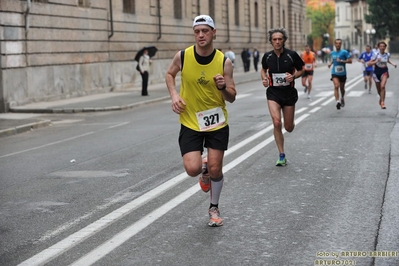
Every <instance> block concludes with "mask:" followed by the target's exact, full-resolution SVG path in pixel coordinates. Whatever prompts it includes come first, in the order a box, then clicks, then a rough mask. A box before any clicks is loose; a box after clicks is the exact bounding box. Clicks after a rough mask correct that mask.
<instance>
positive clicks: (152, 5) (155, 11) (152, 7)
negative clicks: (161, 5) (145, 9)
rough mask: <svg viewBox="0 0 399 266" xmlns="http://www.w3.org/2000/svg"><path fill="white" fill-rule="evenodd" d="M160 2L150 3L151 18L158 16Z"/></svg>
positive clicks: (152, 1) (156, 0)
mask: <svg viewBox="0 0 399 266" xmlns="http://www.w3.org/2000/svg"><path fill="white" fill-rule="evenodd" d="M158 11H159V9H158V0H151V1H150V15H151V16H155V17H156V16H158Z"/></svg>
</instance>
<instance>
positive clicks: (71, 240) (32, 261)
mask: <svg viewBox="0 0 399 266" xmlns="http://www.w3.org/2000/svg"><path fill="white" fill-rule="evenodd" d="M360 81H362V80H359V81H358V82H356V84H357V83H359V82H360ZM356 84H355V85H356ZM327 102H329V100H328V101H327ZM308 116H309V114H304V115H302V116H301V117H299V118H298V119H295V124H299V123H300V122H301V121H303V120H304V119H305V118H306V117H308ZM272 128H273V125H270V126H268V127H267V128H266V129H264V130H262V131H260V132H262V134H260V132H258V133H257V134H255V135H256V137H254V136H255V135H253V136H251V137H250V138H249V139H252V140H254V139H256V138H258V137H260V136H262V135H263V134H265V133H266V132H268V131H270V130H271V129H272ZM92 133H93V132H91V134H92ZM284 133H286V131H285V130H283V134H284ZM273 140H274V136H270V137H269V138H267V139H266V140H264V141H263V142H261V143H260V144H258V145H257V146H255V147H254V148H252V149H251V150H249V151H247V152H246V153H244V154H242V155H241V156H239V157H238V158H236V159H235V160H233V161H232V162H231V163H229V164H228V165H226V166H224V167H223V171H224V172H227V171H229V170H230V169H232V168H234V167H235V166H236V165H237V164H239V163H241V162H242V161H244V160H246V159H247V158H248V157H249V156H251V155H253V154H255V153H256V152H258V151H259V150H260V149H262V148H263V147H265V146H266V145H268V144H269V143H270V142H272V141H273ZM243 142H245V143H248V141H247V140H244V141H243ZM241 143H242V142H240V143H239V144H237V145H239V146H241V147H242V145H241ZM237 145H235V146H233V147H232V148H229V150H227V151H226V155H229V154H231V153H232V152H234V151H235V150H237V149H238V148H236V146H237ZM0 158H1V157H0ZM186 178H188V175H187V174H186V173H185V172H184V173H182V174H180V175H178V176H176V177H174V178H172V179H171V180H169V181H167V182H165V183H163V184H161V185H160V186H158V187H156V188H154V189H153V190H151V191H149V192H147V193H146V194H144V195H142V196H140V197H139V198H137V199H135V200H133V201H132V202H130V203H128V204H126V205H124V206H122V207H121V208H119V209H117V210H115V211H113V212H111V213H110V214H108V215H106V216H104V217H102V218H101V219H99V220H97V221H96V222H94V223H92V224H90V225H88V226H86V227H85V228H83V229H81V230H79V231H78V232H76V233H74V234H72V235H70V236H69V237H67V238H65V239H64V240H61V241H60V242H58V243H56V244H54V245H53V246H51V247H49V248H47V249H45V250H43V251H42V252H40V253H38V254H36V255H34V256H33V257H31V258H29V259H27V260H25V261H24V262H22V263H21V264H19V265H18V266H25V265H30V266H35V265H43V264H45V263H47V262H49V261H51V260H52V259H54V258H56V257H58V256H59V255H61V254H63V253H64V252H66V251H67V250H69V249H71V248H72V247H74V246H76V245H78V244H79V243H81V242H82V241H84V240H85V239H87V238H89V237H91V236H92V235H94V234H95V233H97V232H99V231H100V230H102V229H104V228H105V227H107V226H109V225H110V224H112V223H114V222H115V221H117V220H119V219H121V218H122V217H124V216H125V215H127V214H129V213H130V212H132V211H133V210H135V209H137V208H138V207H140V206H142V205H144V204H145V203H146V202H148V201H150V200H152V199H154V198H156V197H157V196H159V195H161V194H162V193H164V192H165V191H167V190H168V189H170V188H171V187H173V186H174V185H175V184H176V183H179V182H181V181H183V180H185V179H186ZM194 187H195V189H196V191H199V187H198V185H197V184H196V185H195V186H193V187H192V188H190V189H188V190H186V191H185V192H183V193H182V194H183V195H192V194H190V193H191V190H192V189H194ZM185 193H187V194H185ZM194 193H195V192H194ZM182 194H180V195H182ZM180 195H179V196H178V197H180ZM181 197H182V198H184V196H181ZM173 200H174V199H172V201H173ZM183 201H184V200H183ZM183 201H182V202H183ZM180 203H181V202H180ZM180 203H178V204H180ZM163 206H165V205H163ZM176 206H177V205H176ZM173 208H174V207H173ZM157 210H158V209H157ZM158 211H159V210H158ZM154 212H155V211H154ZM165 213H167V212H165ZM150 214H151V213H150ZM161 216H163V214H162V215H161ZM161 216H159V217H161ZM146 217H147V219H149V218H148V217H149V215H147V216H146ZM146 217H144V218H142V219H141V220H140V221H142V220H143V219H145V218H146ZM152 217H154V218H155V217H156V216H152ZM159 217H158V218H159ZM158 218H156V219H158ZM156 219H155V220H156ZM155 220H154V221H155ZM135 224H136V223H135ZM149 224H150V223H148V221H147V220H146V225H145V226H144V227H143V225H140V226H141V227H142V228H141V229H139V230H138V228H139V227H138V228H136V229H134V230H133V229H132V228H131V233H134V232H139V231H141V230H142V229H144V228H145V227H147V226H148V225H149ZM133 225H134V224H133ZM133 225H132V226H131V227H133ZM129 228H130V227H129ZM134 234H136V233H134ZM118 235H120V234H118ZM115 237H116V236H115ZM129 238H130V237H129ZM125 241H126V240H125ZM106 243H107V242H106ZM100 247H101V246H100ZM95 250H96V249H94V250H93V251H92V252H94V253H95ZM92 252H90V253H89V254H92ZM105 255H106V254H104V255H103V256H105ZM96 257H97V258H98V259H97V260H99V259H101V258H99V255H96ZM83 258H85V257H82V259H83ZM97 260H96V261H97ZM78 261H80V260H78ZM85 265H90V264H85Z"/></svg>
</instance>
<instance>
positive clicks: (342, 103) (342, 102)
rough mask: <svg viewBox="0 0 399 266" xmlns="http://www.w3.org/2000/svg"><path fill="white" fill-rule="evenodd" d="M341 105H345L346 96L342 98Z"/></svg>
mask: <svg viewBox="0 0 399 266" xmlns="http://www.w3.org/2000/svg"><path fill="white" fill-rule="evenodd" d="M341 107H345V100H344V98H342V99H341Z"/></svg>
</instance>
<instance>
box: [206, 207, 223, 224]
mask: <svg viewBox="0 0 399 266" xmlns="http://www.w3.org/2000/svg"><path fill="white" fill-rule="evenodd" d="M208 214H209V223H208V225H209V226H211V227H219V226H222V225H223V219H222V218H221V217H220V212H219V209H218V208H216V207H212V208H210V209H209V210H208Z"/></svg>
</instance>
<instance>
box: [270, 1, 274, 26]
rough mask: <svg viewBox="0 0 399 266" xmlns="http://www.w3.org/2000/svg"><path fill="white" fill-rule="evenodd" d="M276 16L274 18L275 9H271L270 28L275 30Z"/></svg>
mask: <svg viewBox="0 0 399 266" xmlns="http://www.w3.org/2000/svg"><path fill="white" fill-rule="evenodd" d="M273 20H274V16H273V7H272V6H271V7H270V28H271V29H273V28H274V21H273Z"/></svg>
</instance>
